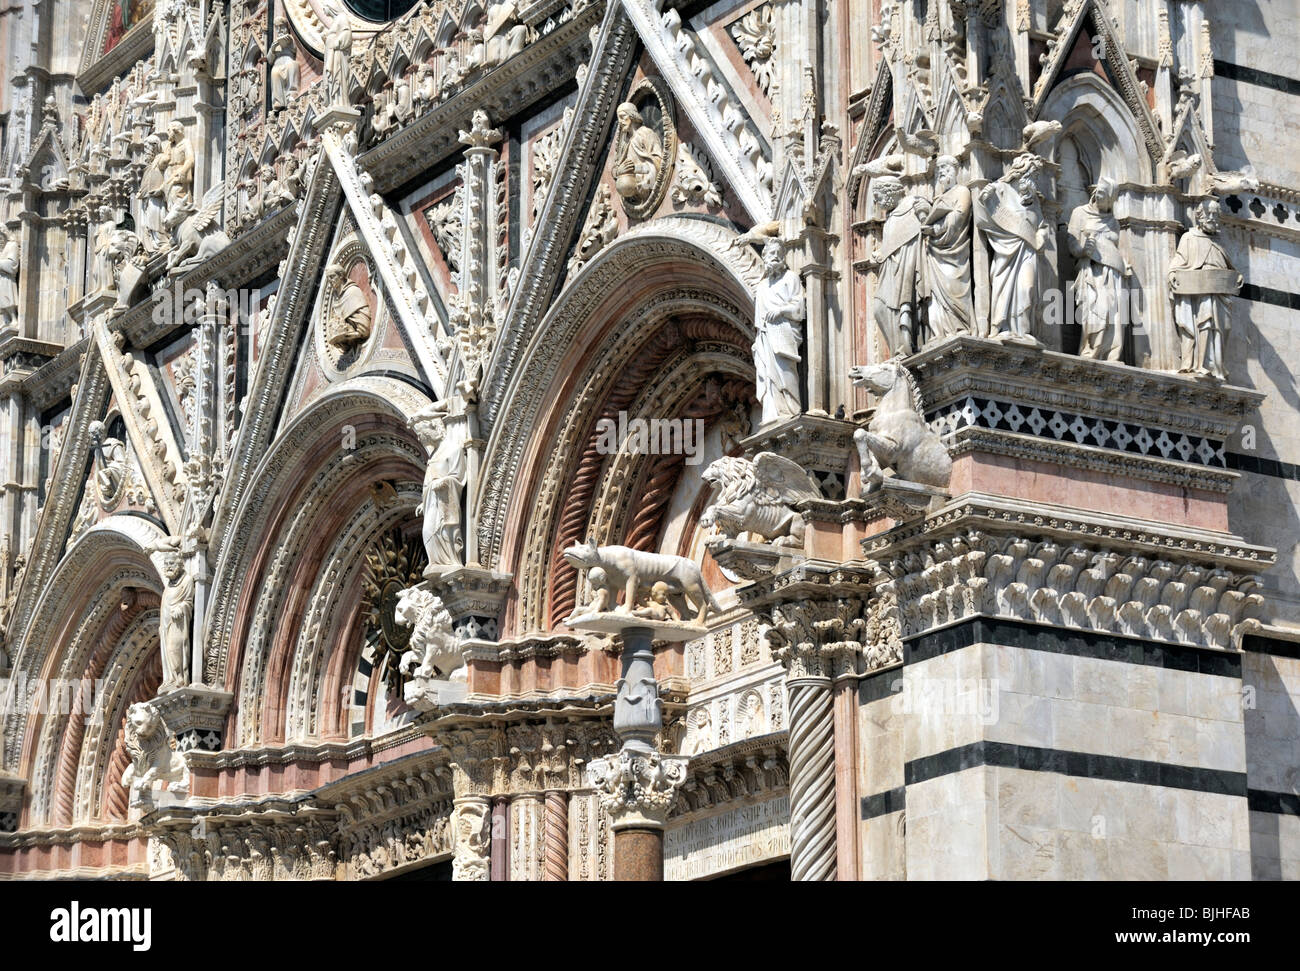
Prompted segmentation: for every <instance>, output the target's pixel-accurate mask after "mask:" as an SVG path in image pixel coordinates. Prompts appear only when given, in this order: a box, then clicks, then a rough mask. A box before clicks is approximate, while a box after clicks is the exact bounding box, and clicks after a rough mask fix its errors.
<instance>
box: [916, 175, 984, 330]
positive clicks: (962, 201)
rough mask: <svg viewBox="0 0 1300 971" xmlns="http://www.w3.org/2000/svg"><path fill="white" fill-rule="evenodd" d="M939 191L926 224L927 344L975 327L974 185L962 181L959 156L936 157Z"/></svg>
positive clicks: (923, 288) (923, 285)
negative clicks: (972, 277) (972, 262)
mask: <svg viewBox="0 0 1300 971" xmlns="http://www.w3.org/2000/svg"><path fill="white" fill-rule="evenodd" d="M934 170H935V191H936V192H937V195H936V196H935V199H934V202H933V203H932V204H931V206H930V214H929V216H927V217H926V219H925V222H924V223H922V225H921V235H922V236H923V237H924V249H923V250H922V253H923V262H922V269H921V274H920V278H921V291H922V295H923V296H925V297H928V298H929V301H928V303H927V314H926V329H927V334H926V343H930V342H933V341H941V340H945V339H947V338H949V337H953V336H955V335H957V334H970V333H973V331H974V321H975V306H974V304H973V303H972V300H971V284H970V260H971V250H970V235H971V230H970V227H971V198H970V189H968V188H967V187H966V186H964V185H962V184H961V183H960V182H958V181H957V160H956V159H955V158H953V157H952V156H951V155H940V156H939V157H938V158H937V159H935V163H934Z"/></svg>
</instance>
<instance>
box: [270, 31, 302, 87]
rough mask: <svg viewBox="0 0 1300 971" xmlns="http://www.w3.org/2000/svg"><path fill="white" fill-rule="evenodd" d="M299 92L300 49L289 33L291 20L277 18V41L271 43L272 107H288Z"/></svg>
mask: <svg viewBox="0 0 1300 971" xmlns="http://www.w3.org/2000/svg"><path fill="white" fill-rule="evenodd" d="M297 93H298V50H297V48H296V47H294V44H293V37H292V36H290V34H289V21H288V20H287V19H286V18H285V17H284V16H279V17H276V18H275V41H274V42H273V43H272V44H271V107H272V108H276V109H279V108H287V107H289V102H291V101H292V100H293V99H294V97H295V95H297Z"/></svg>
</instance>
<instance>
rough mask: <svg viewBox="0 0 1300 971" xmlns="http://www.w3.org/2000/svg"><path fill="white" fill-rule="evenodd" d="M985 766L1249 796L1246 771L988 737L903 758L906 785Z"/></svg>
mask: <svg viewBox="0 0 1300 971" xmlns="http://www.w3.org/2000/svg"><path fill="white" fill-rule="evenodd" d="M985 766H987V767H989V768H1000V769H1023V770H1024V771H1026V772H1055V773H1057V774H1059V775H1068V776H1073V777H1075V778H1080V779H1102V780H1105V781H1108V782H1132V783H1136V784H1137V785H1146V786H1163V787H1164V788H1166V789H1190V790H1192V791H1194V792H1209V793H1214V794H1217V795H1221V796H1242V797H1243V798H1244V797H1245V796H1246V794H1247V789H1246V773H1244V772H1230V771H1227V770H1224V769H1205V768H1201V767H1199V766H1194V765H1173V764H1171V763H1168V762H1151V761H1148V760H1146V759H1129V758H1123V757H1121V756H1118V755H1096V754H1094V753H1092V752H1074V751H1069V750H1066V749H1055V748H1039V747H1037V746H1033V745H1015V744H1013V743H1011V742H993V741H988V740H981V741H978V742H971V743H969V744H968V745H961V746H958V747H957V748H951V749H947V750H946V751H943V752H936V753H935V754H934V755H926V756H923V757H922V758H919V759H913V760H911V761H910V762H905V763H904V764H903V777H904V779H905V781H906V784H907V785H909V786H913V785H917V784H919V783H922V782H929V781H930V780H932V779H939V778H942V777H943V776H946V775H953V774H955V773H957V772H963V771H965V770H966V769H975V768H981V767H985Z"/></svg>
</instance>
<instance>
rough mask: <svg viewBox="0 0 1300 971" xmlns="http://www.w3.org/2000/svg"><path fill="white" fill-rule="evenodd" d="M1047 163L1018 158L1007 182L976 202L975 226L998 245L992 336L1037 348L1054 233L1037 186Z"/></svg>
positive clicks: (1002, 181) (1031, 157)
mask: <svg viewBox="0 0 1300 971" xmlns="http://www.w3.org/2000/svg"><path fill="white" fill-rule="evenodd" d="M1042 165H1043V160H1042V159H1041V158H1039V157H1038V156H1036V155H1030V154H1028V153H1026V154H1023V155H1018V156H1017V157H1016V160H1015V161H1014V162H1012V163H1011V167H1010V168H1009V169H1008V170H1007V172H1006V173H1005V174H1004V175H1003V176H1002V178H1001V179H999V180H998V181H997V182H990V183H989V184H988V185H986V186H984V187H983V188H982V189H980V190H979V193H978V194H977V195H976V203H975V225H976V226H977V227H978V228H979V230H980V232H982V233H983V234H984V236H985V238H986V239H988V241H989V244H990V245H991V246H992V247H993V265H992V267H991V268H990V271H989V277H990V280H989V284H990V287H989V289H990V290H991V291H992V292H991V301H990V303H991V306H990V308H989V328H990V330H991V331H992V336H994V337H999V338H1002V339H1003V340H1009V341H1016V342H1018V343H1022V344H1033V345H1037V344H1038V343H1039V341H1038V339H1037V338H1036V337H1035V336H1034V320H1035V319H1036V316H1037V303H1038V270H1039V261H1040V254H1041V253H1042V250H1043V247H1044V246H1045V245H1047V239H1048V236H1049V234H1050V233H1051V228H1050V227H1049V226H1048V225H1047V220H1045V219H1044V218H1043V213H1042V209H1041V208H1040V207H1039V203H1038V188H1037V187H1036V186H1035V185H1034V173H1035V172H1037V171H1039V169H1041V168H1042Z"/></svg>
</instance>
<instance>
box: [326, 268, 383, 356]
mask: <svg viewBox="0 0 1300 971" xmlns="http://www.w3.org/2000/svg"><path fill="white" fill-rule="evenodd" d="M331 317H332V319H331V320H330V322H329V330H328V332H327V333H326V336H325V340H326V341H328V342H329V343H330V344H332V345H333V346H335V347H337V348H338V349H339V352H340V353H344V352H347V351H349V350H351V349H352V348H354V347H358V346H360V345H361V344H364V343H365V342H366V341H368V340H369V339H370V330H371V326H372V321H371V312H370V301H369V300H368V299H367V297H366V294H365V291H364V290H362V289H361V287H360V286H358V285H357V284H356V283H355V282H353V281H352V280H349V279H347V278H344V280H343V286H342V288H341V289H340V290H339V295H338V297H337V299H336V302H335V305H334V311H333V314H332V315H331Z"/></svg>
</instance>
